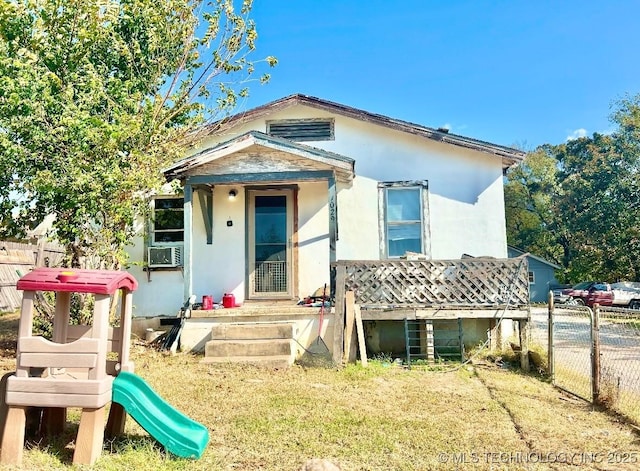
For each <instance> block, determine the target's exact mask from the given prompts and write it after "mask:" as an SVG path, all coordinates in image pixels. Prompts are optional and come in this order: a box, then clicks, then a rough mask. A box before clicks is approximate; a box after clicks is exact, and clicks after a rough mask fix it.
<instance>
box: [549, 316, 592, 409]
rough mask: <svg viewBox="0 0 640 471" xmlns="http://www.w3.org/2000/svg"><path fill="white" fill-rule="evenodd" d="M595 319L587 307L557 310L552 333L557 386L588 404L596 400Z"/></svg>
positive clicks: (551, 363)
mask: <svg viewBox="0 0 640 471" xmlns="http://www.w3.org/2000/svg"><path fill="white" fill-rule="evenodd" d="M592 319H593V311H592V310H591V309H590V308H588V307H586V306H571V307H569V306H566V307H565V306H563V307H562V308H561V309H558V308H555V309H554V316H553V328H552V329H550V330H549V331H548V332H550V334H548V335H549V344H550V346H551V345H552V346H553V348H550V349H549V352H550V355H549V359H550V360H549V369H550V373H551V377H552V378H553V384H554V385H555V386H557V387H559V388H561V389H564V390H566V391H569V392H571V393H572V394H575V395H576V396H579V397H582V398H583V399H585V400H587V401H592V400H593V394H592V393H593V383H592V374H591V372H592V371H591V347H592V344H593V338H592V329H591V325H592Z"/></svg>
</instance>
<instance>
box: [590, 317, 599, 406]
mask: <svg viewBox="0 0 640 471" xmlns="http://www.w3.org/2000/svg"><path fill="white" fill-rule="evenodd" d="M591 395H592V401H593V404H596V405H597V404H599V403H600V306H599V305H598V304H594V305H593V315H592V317H591Z"/></svg>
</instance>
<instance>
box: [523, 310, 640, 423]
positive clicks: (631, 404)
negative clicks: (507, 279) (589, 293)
mask: <svg viewBox="0 0 640 471" xmlns="http://www.w3.org/2000/svg"><path fill="white" fill-rule="evenodd" d="M544 311H546V312H544ZM551 313H552V316H551V320H552V322H549V310H548V309H544V310H542V309H538V311H537V314H535V315H534V316H533V317H532V321H533V329H532V337H533V341H534V342H536V343H539V344H542V345H547V346H548V355H549V358H548V359H549V373H550V375H551V377H552V379H553V384H554V385H555V386H556V387H558V388H560V389H563V390H565V391H567V392H570V393H571V394H574V395H576V396H578V397H581V398H583V399H585V400H587V401H589V402H593V403H594V404H598V405H601V406H604V407H607V408H608V409H610V410H613V411H615V412H617V413H619V414H621V415H623V416H625V417H627V418H628V419H629V420H630V421H632V422H634V423H636V424H638V425H640V310H631V309H621V308H613V307H598V306H595V307H594V309H593V310H592V309H590V308H588V307H586V306H567V305H559V306H555V307H552V310H551Z"/></svg>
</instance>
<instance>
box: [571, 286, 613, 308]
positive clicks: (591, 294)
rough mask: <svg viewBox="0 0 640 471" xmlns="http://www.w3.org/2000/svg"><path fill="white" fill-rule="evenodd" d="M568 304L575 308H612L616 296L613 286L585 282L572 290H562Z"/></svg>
mask: <svg viewBox="0 0 640 471" xmlns="http://www.w3.org/2000/svg"><path fill="white" fill-rule="evenodd" d="M562 296H563V297H564V298H565V299H566V304H569V305H574V306H576V305H577V306H589V307H591V306H593V305H594V304H596V303H597V304H599V305H600V306H612V305H613V299H614V294H613V290H612V289H611V285H609V284H608V283H603V282H600V281H583V282H582V283H578V284H577V285H575V286H573V287H572V288H568V289H564V290H562Z"/></svg>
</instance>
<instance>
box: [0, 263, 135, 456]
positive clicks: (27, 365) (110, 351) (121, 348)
mask: <svg viewBox="0 0 640 471" xmlns="http://www.w3.org/2000/svg"><path fill="white" fill-rule="evenodd" d="M137 286H138V284H137V282H136V280H135V279H134V278H133V277H132V276H131V275H130V274H128V273H127V272H123V271H102V270H100V271H98V270H73V271H71V270H69V269H59V268H37V269H35V270H34V271H32V272H31V273H29V274H27V275H25V276H24V277H22V278H21V279H20V280H19V281H18V283H17V288H18V289H19V290H22V291H23V299H22V310H21V317H20V326H19V329H18V344H17V350H16V371H15V373H11V374H9V375H7V376H6V377H5V378H4V379H3V382H2V383H3V384H4V385H5V391H0V394H5V398H6V399H5V402H6V406H5V410H3V411H2V412H3V413H1V414H0V420H2V419H4V423H0V430H2V442H1V447H2V448H1V450H0V463H1V464H13V465H20V464H21V462H22V454H23V448H24V441H25V427H26V422H27V416H28V415H29V414H30V413H32V411H34V410H37V411H38V413H39V415H38V417H37V419H38V420H40V429H41V430H44V431H45V432H46V433H48V434H59V433H61V432H62V431H63V429H64V426H65V424H66V415H67V408H81V409H82V414H81V418H80V425H79V429H78V435H77V438H76V444H75V451H74V454H73V463H74V464H93V463H95V461H96V460H97V459H98V458H99V456H100V453H101V452H102V446H103V442H104V437H105V434H106V436H107V437H116V436H118V435H121V434H122V433H123V432H124V425H125V418H126V411H125V410H124V408H123V407H122V406H121V405H120V404H118V403H115V402H113V403H111V400H112V384H113V380H114V377H115V376H117V374H118V373H119V372H121V371H125V372H133V363H132V362H131V361H130V359H129V348H130V338H131V311H132V293H133V291H135V289H136V288H137ZM43 291H44V292H47V291H48V292H54V293H55V314H54V320H53V336H52V340H51V341H49V340H47V339H45V338H44V337H42V336H34V335H33V322H34V312H35V302H36V300H37V296H41V292H43ZM72 293H84V294H91V295H93V296H94V300H95V305H94V311H93V318H92V319H91V322H90V323H89V324H88V325H70V309H71V294H72ZM116 296H119V297H116ZM113 303H115V304H118V305H119V320H118V321H119V322H118V323H119V325H118V326H116V327H112V326H110V312H111V306H112V304H113ZM109 403H111V407H110V409H109V417H108V421H107V424H106V430H105V425H104V419H105V413H106V409H107V405H109ZM34 408H35V409H34Z"/></svg>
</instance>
